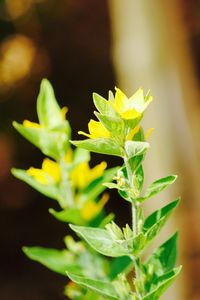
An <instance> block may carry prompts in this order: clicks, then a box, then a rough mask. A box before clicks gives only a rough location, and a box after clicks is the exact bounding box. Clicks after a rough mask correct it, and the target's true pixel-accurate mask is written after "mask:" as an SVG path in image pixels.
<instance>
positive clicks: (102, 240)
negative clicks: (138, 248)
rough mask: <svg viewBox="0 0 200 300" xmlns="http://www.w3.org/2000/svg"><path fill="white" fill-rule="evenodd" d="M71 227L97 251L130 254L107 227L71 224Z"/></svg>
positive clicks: (111, 254)
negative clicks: (112, 236) (111, 234)
mask: <svg viewBox="0 0 200 300" xmlns="http://www.w3.org/2000/svg"><path fill="white" fill-rule="evenodd" d="M70 227H71V229H72V230H73V231H75V232H76V233H77V234H79V235H80V236H81V237H82V238H83V239H84V240H85V241H86V242H87V243H88V244H89V245H90V246H91V247H92V248H94V249H95V250H96V251H97V252H99V253H101V254H103V255H106V256H110V257H118V256H124V255H128V253H129V252H128V250H127V249H126V248H124V247H123V246H122V245H121V244H119V243H117V242H116V241H115V240H113V239H112V238H111V236H110V234H109V233H108V231H107V230H105V229H99V228H92V227H84V226H75V225H70Z"/></svg>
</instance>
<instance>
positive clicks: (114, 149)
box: [71, 138, 121, 156]
mask: <svg viewBox="0 0 200 300" xmlns="http://www.w3.org/2000/svg"><path fill="white" fill-rule="evenodd" d="M71 143H72V144H73V145H75V146H77V147H80V148H83V149H86V150H89V151H91V152H96V153H101V154H110V155H114V156H121V150H120V147H119V146H118V145H117V144H116V143H115V142H114V141H113V140H112V139H105V138H99V139H86V140H82V141H71Z"/></svg>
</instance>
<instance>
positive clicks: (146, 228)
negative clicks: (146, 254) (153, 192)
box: [143, 199, 180, 243]
mask: <svg viewBox="0 0 200 300" xmlns="http://www.w3.org/2000/svg"><path fill="white" fill-rule="evenodd" d="M179 202H180V200H179V199H177V200H175V201H173V202H171V203H169V204H168V205H166V206H164V207H163V208H161V209H159V210H157V211H155V212H154V213H152V214H151V215H150V216H149V217H148V218H147V219H146V220H145V222H144V225H143V232H144V234H145V235H146V239H147V240H146V243H148V242H150V241H151V240H152V239H153V238H154V237H155V236H157V234H158V233H159V232H160V230H161V229H162V227H163V226H164V224H165V223H166V221H167V219H168V218H169V216H170V215H171V213H172V212H173V211H174V209H175V208H176V207H177V206H178V204H179Z"/></svg>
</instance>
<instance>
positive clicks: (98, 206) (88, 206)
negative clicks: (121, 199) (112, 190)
mask: <svg viewBox="0 0 200 300" xmlns="http://www.w3.org/2000/svg"><path fill="white" fill-rule="evenodd" d="M108 200H109V195H108V194H107V193H105V194H103V196H102V198H101V199H100V201H99V202H97V203H96V202H95V201H94V200H89V201H87V202H86V203H85V205H84V207H83V209H82V210H81V215H82V217H83V219H84V220H86V221H89V220H91V219H93V218H94V217H96V216H97V215H98V214H99V213H100V211H101V210H102V209H103V207H104V206H105V204H106V203H107V202H108Z"/></svg>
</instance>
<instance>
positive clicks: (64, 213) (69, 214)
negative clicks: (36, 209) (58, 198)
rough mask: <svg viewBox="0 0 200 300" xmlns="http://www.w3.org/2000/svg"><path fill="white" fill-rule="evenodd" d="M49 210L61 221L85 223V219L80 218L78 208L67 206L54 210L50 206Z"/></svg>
mask: <svg viewBox="0 0 200 300" xmlns="http://www.w3.org/2000/svg"><path fill="white" fill-rule="evenodd" d="M49 212H50V214H52V215H53V216H54V217H55V218H56V219H57V220H59V221H61V222H64V223H72V224H76V225H84V224H85V221H84V220H83V219H82V217H81V213H80V210H79V209H78V208H67V209H64V210H61V211H56V210H54V209H53V208H50V209H49Z"/></svg>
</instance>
